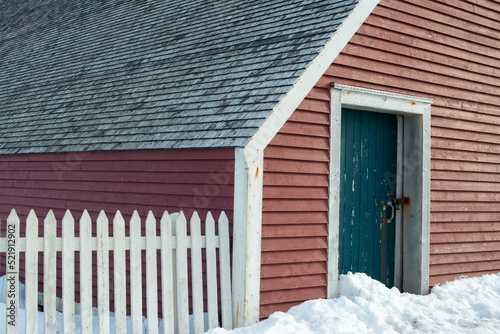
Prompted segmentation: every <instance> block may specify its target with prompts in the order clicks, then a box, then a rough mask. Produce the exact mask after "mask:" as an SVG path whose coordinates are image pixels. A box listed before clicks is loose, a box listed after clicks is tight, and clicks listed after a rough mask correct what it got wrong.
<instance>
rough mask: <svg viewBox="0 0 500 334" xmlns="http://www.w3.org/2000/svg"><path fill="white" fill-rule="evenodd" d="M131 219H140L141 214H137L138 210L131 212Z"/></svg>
mask: <svg viewBox="0 0 500 334" xmlns="http://www.w3.org/2000/svg"><path fill="white" fill-rule="evenodd" d="M132 219H141V216H139V212H137V210H134V212H133V213H132Z"/></svg>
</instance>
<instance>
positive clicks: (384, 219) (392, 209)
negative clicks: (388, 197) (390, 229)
mask: <svg viewBox="0 0 500 334" xmlns="http://www.w3.org/2000/svg"><path fill="white" fill-rule="evenodd" d="M388 206H390V207H391V217H390V218H388V219H387V218H385V215H384V213H387V207H388ZM395 209H396V208H395V207H394V205H393V204H392V202H386V201H383V202H382V224H386V223H390V222H392V220H393V219H394V211H395Z"/></svg>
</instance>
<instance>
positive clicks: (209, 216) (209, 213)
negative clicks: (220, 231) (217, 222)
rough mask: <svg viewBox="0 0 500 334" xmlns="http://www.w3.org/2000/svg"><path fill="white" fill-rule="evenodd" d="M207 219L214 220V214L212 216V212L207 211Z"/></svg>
mask: <svg viewBox="0 0 500 334" xmlns="http://www.w3.org/2000/svg"><path fill="white" fill-rule="evenodd" d="M207 220H214V216H212V213H211V212H210V211H208V213H207Z"/></svg>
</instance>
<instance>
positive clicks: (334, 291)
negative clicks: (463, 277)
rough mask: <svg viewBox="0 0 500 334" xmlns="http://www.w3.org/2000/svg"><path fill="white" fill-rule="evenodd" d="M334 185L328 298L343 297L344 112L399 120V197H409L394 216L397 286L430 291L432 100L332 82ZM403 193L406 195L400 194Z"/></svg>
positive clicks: (331, 176) (331, 119)
mask: <svg viewBox="0 0 500 334" xmlns="http://www.w3.org/2000/svg"><path fill="white" fill-rule="evenodd" d="M330 97H331V100H330V185H329V203H328V204H329V214H328V262H327V268H328V274H327V296H328V298H335V297H337V296H338V293H339V285H338V280H339V270H338V261H339V233H340V232H339V211H340V208H339V198H340V156H341V144H340V138H341V124H342V123H341V115H342V108H350V109H357V110H365V111H371V112H379V113H385V114H391V115H397V116H400V117H398V140H397V141H398V142H397V145H398V148H397V152H398V157H397V164H398V176H397V196H398V197H409V198H410V204H409V205H403V208H402V210H399V211H398V212H397V213H398V216H396V222H397V225H396V250H395V254H396V255H395V268H394V276H395V277H394V282H395V286H396V287H398V288H399V289H400V290H402V291H405V292H410V293H416V294H426V293H428V291H429V256H430V240H429V238H430V133H431V131H430V129H431V124H430V123H431V120H430V113H431V104H432V102H433V100H432V99H427V98H421V97H416V96H410V95H402V94H396V93H390V92H383V91H377V90H371V89H365V88H359V87H353V86H347V85H340V84H333V85H332V87H331V89H330ZM401 195H402V196H401Z"/></svg>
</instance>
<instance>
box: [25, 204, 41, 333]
mask: <svg viewBox="0 0 500 334" xmlns="http://www.w3.org/2000/svg"><path fill="white" fill-rule="evenodd" d="M25 263H26V268H25V276H26V287H25V290H24V291H25V303H24V307H25V309H26V333H37V332H38V218H37V216H36V214H35V211H33V210H30V213H29V214H28V218H27V219H26V256H25Z"/></svg>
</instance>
